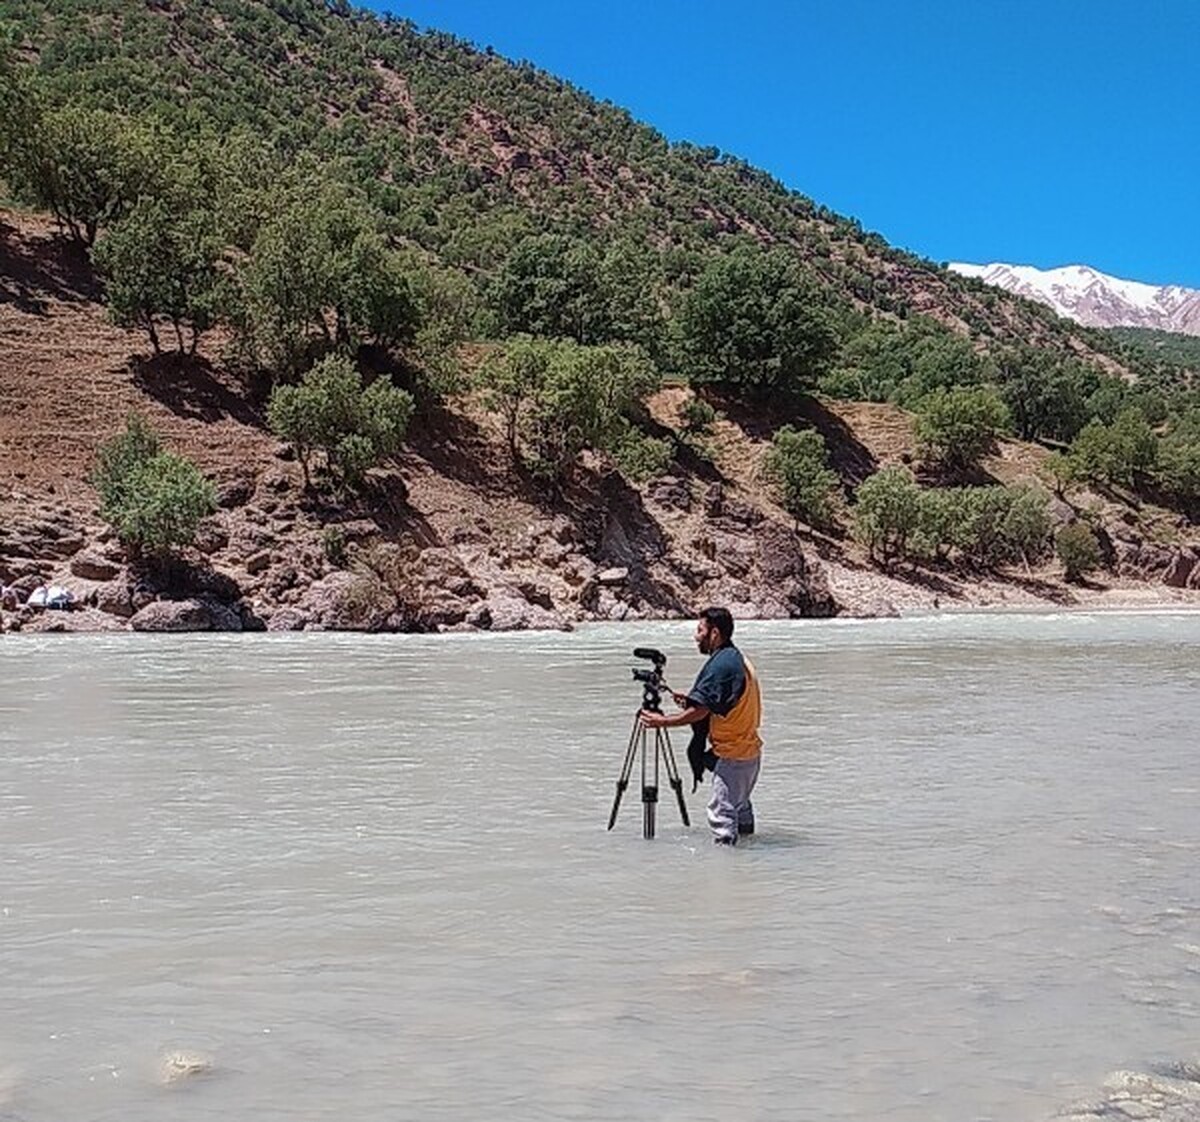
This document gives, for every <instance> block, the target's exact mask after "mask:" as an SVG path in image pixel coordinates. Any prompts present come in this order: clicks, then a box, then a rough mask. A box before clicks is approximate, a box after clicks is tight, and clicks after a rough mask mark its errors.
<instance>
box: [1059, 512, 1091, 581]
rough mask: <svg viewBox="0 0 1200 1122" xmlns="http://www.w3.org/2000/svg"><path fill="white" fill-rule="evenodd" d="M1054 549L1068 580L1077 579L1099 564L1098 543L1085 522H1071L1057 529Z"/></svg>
mask: <svg viewBox="0 0 1200 1122" xmlns="http://www.w3.org/2000/svg"><path fill="white" fill-rule="evenodd" d="M1054 551H1055V553H1056V554H1057V555H1058V559H1059V560H1060V561H1061V562H1062V564H1063V568H1064V570H1065V573H1064V576H1065V578H1066V579H1067V580H1068V581H1072V582H1076V581H1079V580H1081V579H1082V578H1083V577H1084V576H1085V575H1086V574H1087V573H1090V572H1091V571H1092V570H1093V569H1096V568H1097V567H1098V566H1099V565H1100V543H1099V541H1098V540H1097V539H1096V535H1095V534H1094V533H1093V532H1092V528H1091V527H1090V526H1089V525H1088V524H1087V523H1086V522H1072V523H1070V525H1067V526H1064V527H1063V528H1062V529H1061V530H1059V531H1058V533H1057V534H1056V535H1055V537H1054Z"/></svg>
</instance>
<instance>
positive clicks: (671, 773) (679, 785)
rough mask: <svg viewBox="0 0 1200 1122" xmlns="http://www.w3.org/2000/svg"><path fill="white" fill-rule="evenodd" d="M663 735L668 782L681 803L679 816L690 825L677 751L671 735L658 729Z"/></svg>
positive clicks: (676, 799) (677, 800)
mask: <svg viewBox="0 0 1200 1122" xmlns="http://www.w3.org/2000/svg"><path fill="white" fill-rule="evenodd" d="M657 731H658V733H659V735H660V736H661V737H662V749H663V759H664V760H665V761H666V765H667V782H668V783H670V784H671V790H672V791H674V792H675V801H676V802H677V803H679V817H680V818H682V819H683V824H684V825H685V826H688V827H690V826H691V824H692V822H691V819H690V818H688V812H687V803H686V802H685V801H684V798H683V780H682V779H680V778H679V768H678V767H677V766H676V764H675V751H674V749H672V747H671V737H670V735H669V734H668V733H667V732H666V730H665V729H660V730H657Z"/></svg>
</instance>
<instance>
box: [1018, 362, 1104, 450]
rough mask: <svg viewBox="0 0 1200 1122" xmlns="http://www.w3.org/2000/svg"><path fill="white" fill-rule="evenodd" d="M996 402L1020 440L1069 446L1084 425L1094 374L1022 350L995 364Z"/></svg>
mask: <svg viewBox="0 0 1200 1122" xmlns="http://www.w3.org/2000/svg"><path fill="white" fill-rule="evenodd" d="M997 376H998V379H999V383H1000V396H1001V398H1002V399H1003V401H1004V404H1005V405H1006V406H1007V407H1008V412H1009V416H1010V417H1011V418H1012V423H1013V428H1014V430H1015V432H1016V434H1017V436H1019V437H1020V438H1021V439H1022V440H1034V439H1036V438H1038V437H1044V438H1047V439H1051V440H1071V439H1072V438H1073V437H1074V436H1075V435H1076V433H1078V432H1079V430H1080V429H1081V428H1082V427H1083V425H1084V422H1085V421H1087V419H1088V409H1087V397H1088V394H1089V392H1090V391H1091V389H1092V387H1093V386H1094V385H1095V384H1096V382H1097V376H1096V375H1095V373H1094V372H1092V371H1090V370H1088V368H1086V367H1085V366H1083V364H1082V363H1080V362H1077V361H1075V360H1072V359H1066V360H1063V359H1059V358H1057V357H1056V356H1055V355H1054V354H1052V353H1051V352H1049V351H1045V350H1039V349H1038V348H1036V347H1031V346H1027V345H1022V346H1018V347H1011V348H1009V349H1007V350H1005V351H1002V352H1001V354H1000V355H999V357H998V360H997Z"/></svg>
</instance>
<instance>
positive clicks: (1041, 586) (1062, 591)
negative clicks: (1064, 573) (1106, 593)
mask: <svg viewBox="0 0 1200 1122" xmlns="http://www.w3.org/2000/svg"><path fill="white" fill-rule="evenodd" d="M1005 581H1006V583H1008V584H1015V585H1016V586H1017V587H1018V588H1023V589H1025V591H1026V592H1031V593H1032V594H1033V595H1034V596H1040V597H1042V599H1043V600H1049V601H1051V602H1052V603H1054V604H1062V605H1064V606H1066V605H1069V604H1075V603H1077V602H1078V601H1077V600H1076V599H1075V596H1074V595H1073V594H1072V592H1071V590H1070V589H1069V588H1064V587H1063V586H1062V585H1061V584H1052V583H1051V582H1050V581H1045V580H1041V579H1039V578H1038V577H1026V576H1018V575H1017V574H1015V573H1010V574H1008V575H1006V576H1005ZM1079 587H1081V588H1096V589H1098V588H1101V587H1103V586H1102V585H1089V584H1087V583H1086V582H1081V583H1080V586H1079Z"/></svg>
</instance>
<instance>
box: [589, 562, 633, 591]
mask: <svg viewBox="0 0 1200 1122" xmlns="http://www.w3.org/2000/svg"><path fill="white" fill-rule="evenodd" d="M628 579H629V570H628V569H627V568H626V567H625V566H624V565H619V566H614V567H613V568H611V569H602V570H601V571H600V572H599V573H598V574H597V575H596V580H598V581H599V582H600V583H601V584H603V585H610V586H611V585H618V584H624V583H625V582H626V581H627V580H628Z"/></svg>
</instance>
